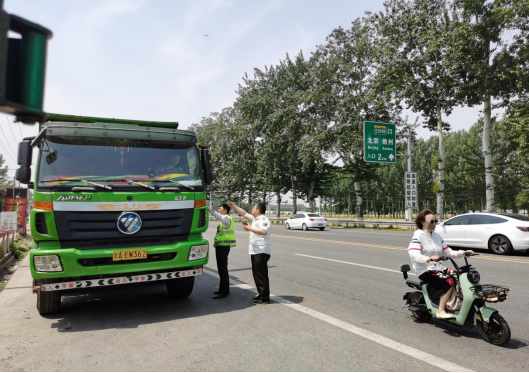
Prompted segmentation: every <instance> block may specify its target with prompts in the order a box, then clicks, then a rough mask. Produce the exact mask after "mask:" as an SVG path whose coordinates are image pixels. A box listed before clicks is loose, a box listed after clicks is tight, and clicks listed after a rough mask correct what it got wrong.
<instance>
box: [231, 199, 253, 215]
mask: <svg viewBox="0 0 529 373" xmlns="http://www.w3.org/2000/svg"><path fill="white" fill-rule="evenodd" d="M228 206H230V207H231V208H232V209H234V210H235V212H236V213H237V214H239V215H240V216H242V217H243V218H246V219H248V213H247V212H246V211H244V210H243V209H241V208H240V207H239V206H237V205H236V204H235V203H233V202H232V201H228Z"/></svg>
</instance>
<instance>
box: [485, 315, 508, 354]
mask: <svg viewBox="0 0 529 373" xmlns="http://www.w3.org/2000/svg"><path fill="white" fill-rule="evenodd" d="M478 330H479V334H481V337H483V339H484V340H486V341H487V342H489V343H491V344H493V345H496V346H503V345H504V344H506V343H507V342H509V340H510V339H511V329H510V328H509V325H508V324H507V321H505V319H504V318H503V317H501V316H500V315H499V314H498V313H493V314H492V316H491V317H490V319H489V322H488V323H486V322H484V321H482V322H480V323H478Z"/></svg>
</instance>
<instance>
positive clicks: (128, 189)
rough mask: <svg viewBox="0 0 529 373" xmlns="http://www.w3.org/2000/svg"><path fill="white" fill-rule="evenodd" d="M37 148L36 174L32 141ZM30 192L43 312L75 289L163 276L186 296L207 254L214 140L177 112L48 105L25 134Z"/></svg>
mask: <svg viewBox="0 0 529 373" xmlns="http://www.w3.org/2000/svg"><path fill="white" fill-rule="evenodd" d="M35 147H36V148H38V152H37V159H36V162H35V163H36V170H35V175H34V181H33V182H31V180H30V179H31V169H30V165H31V157H32V149H33V148H35ZM18 153H19V160H18V162H19V165H20V168H19V169H18V170H17V174H16V178H17V180H18V181H20V182H22V183H28V184H29V186H30V188H32V189H33V192H34V206H33V209H32V211H31V220H30V221H31V236H32V239H33V249H32V250H31V252H30V267H31V274H32V277H33V290H34V292H35V293H36V294H37V309H38V311H39V313H40V314H48V313H53V312H56V311H58V310H59V308H60V304H61V295H62V294H63V293H64V292H65V291H69V290H72V289H80V288H82V289H87V290H88V289H90V288H94V287H100V286H116V285H120V286H122V285H128V286H129V285H130V286H132V284H134V283H139V282H149V281H164V282H165V284H166V287H167V291H168V293H169V295H170V296H171V297H174V298H185V297H187V296H189V295H190V294H191V292H192V290H193V286H194V281H195V277H196V276H198V275H201V274H203V266H204V265H205V264H207V262H208V255H209V243H208V241H207V240H205V239H204V237H203V233H204V232H205V231H206V230H207V228H208V221H209V219H208V210H207V206H206V185H207V184H209V183H210V182H211V181H212V173H211V167H210V156H209V152H208V149H206V148H203V147H202V148H201V147H199V146H198V145H197V139H196V136H195V134H194V133H193V132H191V131H185V130H178V123H176V122H146V121H133V120H120V119H110V118H94V117H78V116H66V115H57V114H49V117H48V121H47V122H45V123H41V131H40V133H39V135H38V136H37V137H36V138H33V139H31V138H28V139H25V140H24V141H23V142H22V143H20V144H19V152H18Z"/></svg>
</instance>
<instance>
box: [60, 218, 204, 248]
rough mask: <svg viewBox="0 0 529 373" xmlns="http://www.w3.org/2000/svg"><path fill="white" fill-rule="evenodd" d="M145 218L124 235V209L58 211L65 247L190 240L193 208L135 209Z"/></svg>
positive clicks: (115, 245) (124, 245)
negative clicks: (121, 217) (136, 228)
mask: <svg viewBox="0 0 529 373" xmlns="http://www.w3.org/2000/svg"><path fill="white" fill-rule="evenodd" d="M135 212H136V213H137V214H138V215H139V216H140V217H141V220H142V226H141V229H140V231H139V232H138V233H136V234H134V235H130V236H129V235H125V234H122V233H120V232H119V231H118V229H117V219H118V217H119V215H120V214H121V211H117V212H115V211H101V212H99V211H96V212H84V211H82V212H77V211H55V222H56V224H57V231H58V233H59V239H60V241H61V246H62V247H63V248H71V247H73V248H77V249H103V248H119V247H138V246H152V245H169V244H174V243H176V242H181V241H187V239H188V236H189V232H190V230H191V223H192V221H193V212H194V209H183V210H159V211H156V210H155V211H135Z"/></svg>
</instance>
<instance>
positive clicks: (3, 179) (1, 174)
mask: <svg viewBox="0 0 529 373" xmlns="http://www.w3.org/2000/svg"><path fill="white" fill-rule="evenodd" d="M4 163H5V159H4V156H3V155H2V154H0V186H6V185H8V184H9V181H10V180H9V177H8V176H7V173H8V168H7V165H5V166H4Z"/></svg>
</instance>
